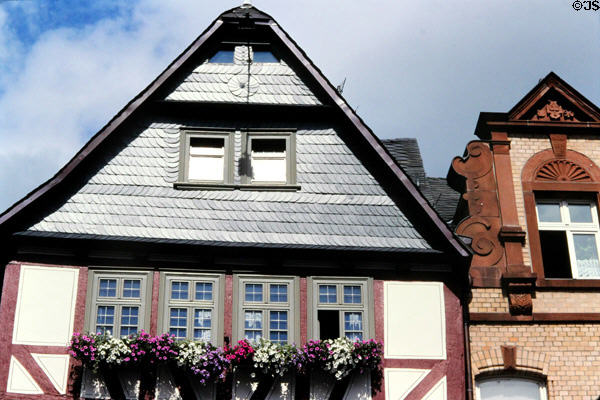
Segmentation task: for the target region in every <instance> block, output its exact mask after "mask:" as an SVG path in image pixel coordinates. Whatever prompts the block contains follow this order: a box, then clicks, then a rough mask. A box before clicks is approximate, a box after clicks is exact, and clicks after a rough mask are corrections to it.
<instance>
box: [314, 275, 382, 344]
mask: <svg viewBox="0 0 600 400" xmlns="http://www.w3.org/2000/svg"><path fill="white" fill-rule="evenodd" d="M311 282H312V283H311V286H310V288H311V292H312V293H311V295H310V299H311V307H312V310H313V311H312V323H311V325H312V337H313V338H315V339H334V338H337V337H343V336H345V337H347V338H349V339H351V340H362V339H367V338H369V337H371V335H372V332H373V329H372V327H371V325H372V322H371V319H370V316H371V315H372V310H371V308H372V305H371V298H372V297H371V292H372V281H371V280H370V279H365V278H355V279H354V278H337V279H334V278H331V279H329V278H328V279H323V278H313V279H312V280H311Z"/></svg>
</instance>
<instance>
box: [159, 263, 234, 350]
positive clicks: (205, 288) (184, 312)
mask: <svg viewBox="0 0 600 400" xmlns="http://www.w3.org/2000/svg"><path fill="white" fill-rule="evenodd" d="M161 282H162V284H161V304H162V307H163V311H162V313H161V316H162V318H161V321H159V326H160V327H161V328H162V331H163V332H169V333H170V334H172V335H175V338H177V339H178V340H182V339H193V340H201V341H205V342H211V343H214V344H219V343H220V342H221V337H222V336H223V334H222V330H223V327H222V326H221V324H220V323H219V321H221V320H222V318H221V313H222V312H221V310H222V309H223V305H222V302H223V300H222V298H221V297H222V296H221V293H223V290H222V288H221V285H222V282H223V279H222V277H221V276H220V275H211V274H206V275H205V274H184V273H171V272H169V273H163V276H162V280H161Z"/></svg>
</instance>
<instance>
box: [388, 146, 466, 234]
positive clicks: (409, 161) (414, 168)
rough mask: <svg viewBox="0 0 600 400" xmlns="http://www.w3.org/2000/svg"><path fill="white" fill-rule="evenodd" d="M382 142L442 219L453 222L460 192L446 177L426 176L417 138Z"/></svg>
mask: <svg viewBox="0 0 600 400" xmlns="http://www.w3.org/2000/svg"><path fill="white" fill-rule="evenodd" d="M382 143H383V145H384V146H385V147H386V148H387V149H388V151H389V152H390V154H391V155H392V157H394V159H395V160H396V161H397V162H398V163H399V164H400V166H401V167H402V168H403V169H404V171H405V172H406V173H407V174H408V176H410V178H411V179H412V181H413V182H414V183H415V184H416V185H417V186H418V187H419V189H420V190H421V192H422V193H423V194H424V195H425V197H426V198H427V200H428V201H429V203H430V204H431V205H432V206H433V208H434V209H435V210H436V211H437V212H438V213H439V214H440V216H441V217H442V219H443V220H444V221H446V222H448V223H451V221H452V219H453V218H454V213H455V211H456V206H457V204H458V200H459V198H460V193H459V192H457V191H455V190H454V189H452V188H451V187H450V186H448V182H447V181H446V178H433V177H428V176H426V174H425V168H424V167H423V159H422V158H421V151H420V150H419V144H418V142H417V139H414V138H399V139H387V140H383V141H382Z"/></svg>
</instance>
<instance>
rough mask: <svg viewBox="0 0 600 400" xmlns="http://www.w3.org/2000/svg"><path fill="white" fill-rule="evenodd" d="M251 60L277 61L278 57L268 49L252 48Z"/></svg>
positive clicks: (259, 61) (261, 61)
mask: <svg viewBox="0 0 600 400" xmlns="http://www.w3.org/2000/svg"><path fill="white" fill-rule="evenodd" d="M252 61H253V62H255V63H278V62H279V59H278V58H277V57H275V55H274V54H273V53H272V52H270V51H268V50H254V51H253V55H252Z"/></svg>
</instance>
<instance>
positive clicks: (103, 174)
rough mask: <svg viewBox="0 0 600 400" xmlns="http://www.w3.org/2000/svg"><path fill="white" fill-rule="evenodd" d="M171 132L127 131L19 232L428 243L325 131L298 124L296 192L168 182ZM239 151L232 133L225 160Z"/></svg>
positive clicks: (380, 246) (174, 156)
mask: <svg viewBox="0 0 600 400" xmlns="http://www.w3.org/2000/svg"><path fill="white" fill-rule="evenodd" d="M200 125H202V126H207V123H201V124H200ZM179 137H180V132H179V125H177V124H174V123H169V124H167V123H150V124H149V125H148V126H146V127H145V128H143V129H142V130H141V133H139V134H137V133H134V132H132V133H131V137H129V138H124V141H123V142H124V143H128V144H127V145H126V146H124V147H123V148H122V149H121V151H120V152H118V154H117V155H116V156H114V157H113V158H112V159H110V160H108V162H107V164H106V165H104V166H103V167H102V168H101V169H100V170H99V171H98V172H97V173H96V174H95V175H94V176H92V177H91V178H90V179H89V181H88V182H87V183H86V184H85V185H84V186H83V187H82V188H81V189H80V190H79V191H78V193H76V194H75V195H74V196H72V197H71V198H70V199H69V200H68V201H67V202H66V203H65V204H64V205H62V207H60V208H59V209H58V210H57V211H56V212H54V213H52V214H50V215H48V216H47V217H46V218H44V219H43V220H42V221H40V222H39V223H37V224H35V225H34V226H32V227H31V228H30V229H29V230H28V234H34V235H44V236H48V235H50V236H52V235H58V236H60V235H61V234H63V235H84V236H85V235H92V236H100V237H114V238H117V237H118V238H131V239H136V240H137V239H140V238H144V239H147V240H161V239H165V240H171V241H172V240H175V241H184V242H187V243H191V242H198V243H200V242H201V243H213V244H241V245H250V244H261V243H263V244H264V243H268V244H270V245H273V246H290V247H326V248H361V249H363V248H369V249H372V250H386V251H401V250H404V251H430V250H431V247H430V245H429V244H428V243H427V241H426V240H424V239H423V237H422V236H421V235H420V234H419V233H418V232H417V230H416V229H415V228H414V227H413V226H412V224H411V223H410V222H409V221H408V220H407V218H406V217H405V216H404V214H403V212H402V211H401V210H400V209H399V208H398V207H397V206H396V204H395V203H394V202H393V201H392V200H391V199H390V198H389V197H388V196H387V194H386V193H385V192H384V191H383V189H382V188H381V187H380V185H379V184H378V182H377V181H376V180H375V178H374V177H373V176H372V175H371V174H370V173H369V172H368V171H367V169H366V168H365V167H364V166H363V165H362V163H361V161H360V160H359V159H358V158H357V157H356V156H355V155H354V154H353V153H352V152H351V151H350V149H349V148H348V147H347V146H346V144H345V143H344V142H343V141H342V139H341V138H340V137H339V136H338V132H336V131H334V130H333V129H331V128H328V127H315V126H300V127H299V129H298V131H297V133H296V148H297V155H296V159H297V182H298V184H299V185H300V186H301V190H300V191H298V192H268V191H264V192H260V191H239V190H238V191H215V190H177V189H174V188H173V183H174V182H175V181H176V180H177V171H178V164H179ZM129 141H130V142H129ZM240 151H241V134H240V133H237V134H236V135H235V152H236V157H235V158H239V157H238V156H237V155H239V153H240Z"/></svg>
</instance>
